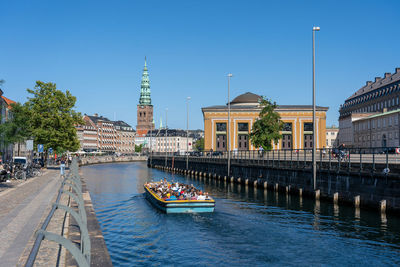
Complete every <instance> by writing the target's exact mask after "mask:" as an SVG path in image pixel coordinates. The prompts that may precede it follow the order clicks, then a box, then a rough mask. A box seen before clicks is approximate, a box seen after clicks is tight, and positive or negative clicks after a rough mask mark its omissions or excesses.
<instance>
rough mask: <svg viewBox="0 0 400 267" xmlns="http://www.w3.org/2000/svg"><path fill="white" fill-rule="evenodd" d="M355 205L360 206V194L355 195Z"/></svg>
mask: <svg viewBox="0 0 400 267" xmlns="http://www.w3.org/2000/svg"><path fill="white" fill-rule="evenodd" d="M354 206H355V207H356V208H359V207H360V196H359V195H358V196H355V197H354Z"/></svg>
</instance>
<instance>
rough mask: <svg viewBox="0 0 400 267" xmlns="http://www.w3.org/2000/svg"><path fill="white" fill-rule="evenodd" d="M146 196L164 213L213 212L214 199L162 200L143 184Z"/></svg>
mask: <svg viewBox="0 0 400 267" xmlns="http://www.w3.org/2000/svg"><path fill="white" fill-rule="evenodd" d="M144 190H145V194H146V198H147V199H148V200H149V201H150V202H151V203H152V204H153V205H154V206H156V207H157V208H158V209H160V210H162V211H164V212H165V213H197V212H214V208H215V201H214V199H212V198H211V199H209V200H168V201H166V200H163V199H162V198H160V197H159V196H158V195H157V194H155V193H154V192H153V190H151V189H150V188H148V187H147V186H146V185H144Z"/></svg>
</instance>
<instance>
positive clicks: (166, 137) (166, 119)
mask: <svg viewBox="0 0 400 267" xmlns="http://www.w3.org/2000/svg"><path fill="white" fill-rule="evenodd" d="M167 141H168V108H166V109H165V167H167V154H168V144H167Z"/></svg>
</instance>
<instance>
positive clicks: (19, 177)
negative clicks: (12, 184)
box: [15, 171, 26, 180]
mask: <svg viewBox="0 0 400 267" xmlns="http://www.w3.org/2000/svg"><path fill="white" fill-rule="evenodd" d="M15 179H17V180H26V173H25V172H24V171H17V173H16V174H15Z"/></svg>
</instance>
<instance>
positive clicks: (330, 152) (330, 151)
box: [328, 149, 332, 171]
mask: <svg viewBox="0 0 400 267" xmlns="http://www.w3.org/2000/svg"><path fill="white" fill-rule="evenodd" d="M328 152H329V167H328V170H329V171H330V170H331V167H332V166H331V156H332V149H328Z"/></svg>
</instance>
